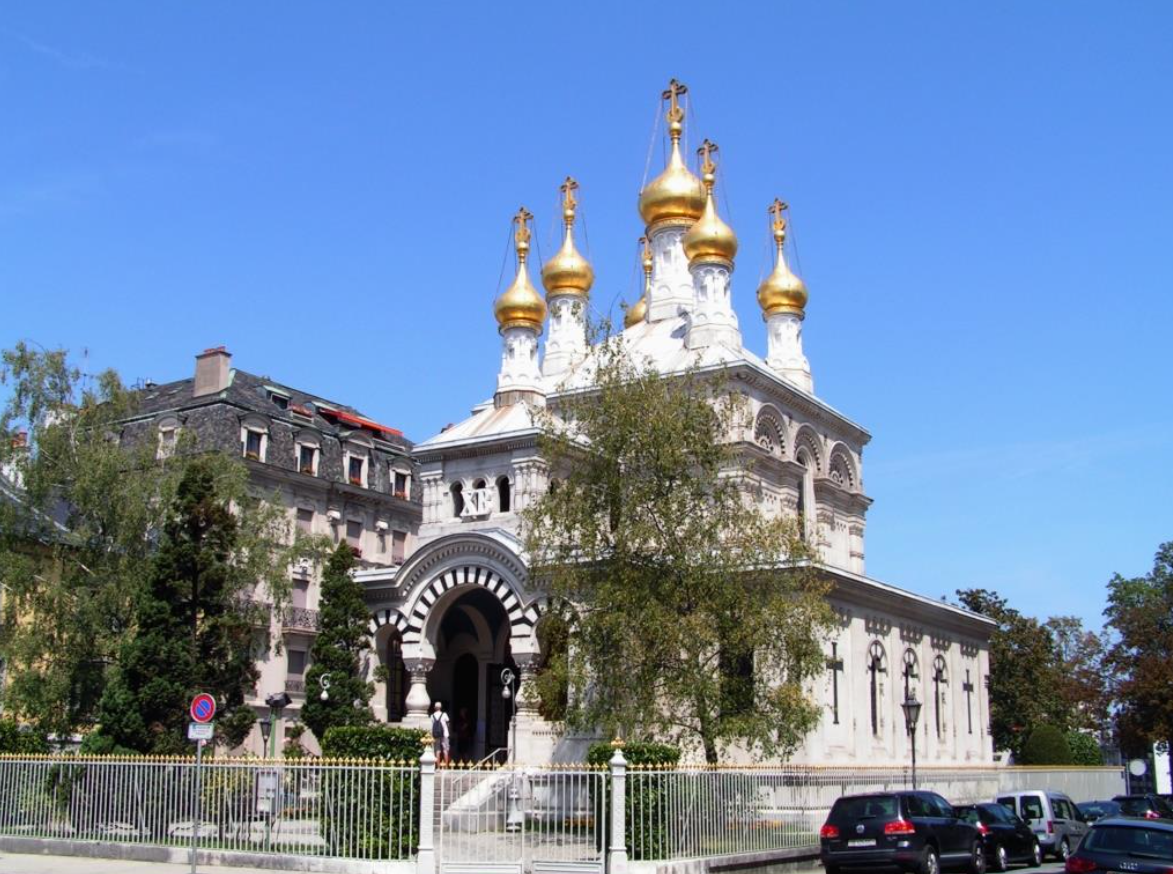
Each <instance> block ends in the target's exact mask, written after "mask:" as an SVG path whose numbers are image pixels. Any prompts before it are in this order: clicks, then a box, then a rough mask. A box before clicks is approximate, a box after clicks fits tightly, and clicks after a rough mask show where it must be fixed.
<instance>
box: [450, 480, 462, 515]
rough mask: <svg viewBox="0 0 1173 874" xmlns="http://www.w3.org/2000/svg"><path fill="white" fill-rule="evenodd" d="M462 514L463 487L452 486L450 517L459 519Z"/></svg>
mask: <svg viewBox="0 0 1173 874" xmlns="http://www.w3.org/2000/svg"><path fill="white" fill-rule="evenodd" d="M463 514H464V486H463V485H462V484H461V483H453V484H452V515H453V516H455V517H456V518H457V519H459V518H460V517H461V516H462V515H463Z"/></svg>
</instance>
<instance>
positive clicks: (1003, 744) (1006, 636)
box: [957, 589, 1072, 758]
mask: <svg viewBox="0 0 1173 874" xmlns="http://www.w3.org/2000/svg"><path fill="white" fill-rule="evenodd" d="M957 596H958V598H959V599H960V601H961V603H962V605H963V606H965V607H966V608H967V609H969V610H973V611H974V612H975V613H981V614H983V615H985V616H988V617H990V618H991V619H993V620H994V621H995V622H997V623H998V626H997V628H996V629H995V630H994V632H993V634H992V635H991V636H990V689H989V694H990V731H991V733H992V735H993V738H994V745H995V748H996V749H1003V750H1010V751H1011V752H1012V753H1013V754H1014V755H1015V757H1016V758H1019V757H1020V754H1021V753H1022V750H1023V743H1024V741H1025V739H1026V737H1027V736H1028V735H1029V734H1030V733H1031V732H1032V730H1033V729H1034V728H1036V727H1039V726H1042V725H1051V726H1057V727H1058V728H1059V730H1060V732H1062V730H1063V729H1065V728H1066V727H1067V726H1069V725H1070V724H1071V711H1072V708H1071V706H1070V704H1069V703H1068V701H1067V699H1066V698H1065V697H1064V694H1063V691H1062V688H1063V675H1062V671H1061V669H1060V660H1059V652H1058V650H1057V648H1056V646H1055V639H1054V637H1053V636H1052V634H1051V631H1050V630H1049V629H1048V628H1047V627H1046V626H1044V625H1041V624H1040V623H1039V621H1038V620H1037V619H1034V618H1032V617H1029V616H1023V615H1022V614H1021V613H1019V612H1018V611H1017V610H1015V609H1013V608H1012V607H1010V606H1009V605H1008V604H1007V602H1006V599H1005V598H1003V597H1001V596H1000V595H998V594H997V593H995V592H991V591H989V590H988V589H962V590H959V591H958V592H957Z"/></svg>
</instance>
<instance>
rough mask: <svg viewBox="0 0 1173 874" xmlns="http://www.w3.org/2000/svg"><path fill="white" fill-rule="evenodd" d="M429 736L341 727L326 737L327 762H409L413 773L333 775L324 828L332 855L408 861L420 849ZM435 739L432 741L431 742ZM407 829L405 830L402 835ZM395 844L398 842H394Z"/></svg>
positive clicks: (328, 784)
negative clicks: (423, 758)
mask: <svg viewBox="0 0 1173 874" xmlns="http://www.w3.org/2000/svg"><path fill="white" fill-rule="evenodd" d="M426 736H427V732H424V731H419V730H417V729H410V728H392V727H391V726H385V725H377V726H339V727H337V728H331V729H329V730H328V731H327V732H326V736H325V737H324V738H322V755H323V756H326V757H328V758H342V759H347V758H360V759H373V760H376V761H381V762H388V763H396V764H398V763H401V762H403V763H408V764H410V765H411V766H412V767H411V768H410V770H403V769H400V768H394V769H393V768H387V769H386V770H382V769H380V770H375V769H372V772H371V773H370V774H369V775H366V776H364V779H363V780H361V781H357V780H355V779H353V773H351V775H349V777H347V776H344V775H343V774H340V773H336V772H333V771H331V772H328V773H327V774H326V776H325V779H324V786H323V793H324V804H323V807H322V829H323V836H324V837H325V839H326V842H327V843H328V844H329V845H330V848H331V852H333V853H341V852H342V851H343V850H344V849H345V850H346V851H347V852H349V853H358V854H361V855H362V856H363V857H365V858H371V859H406V858H408V857H410V855H411V854H412V852H413V851H414V850H415V848H416V846H417V845H418V844H419V822H418V820H419V817H418V816H417V815H416V810H417V809H418V808H419V801H420V797H419V796H420V777H419V768H418V767H415V765H416V764H417V763H418V762H419V757H420V754H421V753H422V752H423V750H424V746H423V741H424V739H425V737H426ZM429 740H430V738H429ZM401 829H402V831H401ZM393 841H394V843H393Z"/></svg>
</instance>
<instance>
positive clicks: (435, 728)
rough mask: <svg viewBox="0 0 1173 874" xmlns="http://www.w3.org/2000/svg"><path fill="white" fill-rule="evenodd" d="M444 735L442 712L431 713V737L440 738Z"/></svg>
mask: <svg viewBox="0 0 1173 874" xmlns="http://www.w3.org/2000/svg"><path fill="white" fill-rule="evenodd" d="M443 737H444V714H443V713H433V714H432V739H433V740H442V739H443Z"/></svg>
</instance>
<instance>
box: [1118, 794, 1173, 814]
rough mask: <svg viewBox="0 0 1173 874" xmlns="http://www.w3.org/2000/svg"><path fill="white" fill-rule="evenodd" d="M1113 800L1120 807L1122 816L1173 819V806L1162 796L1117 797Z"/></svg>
mask: <svg viewBox="0 0 1173 874" xmlns="http://www.w3.org/2000/svg"><path fill="white" fill-rule="evenodd" d="M1112 800H1113V801H1115V802H1116V803H1117V804H1119V805H1120V815H1121V816H1139V817H1143V818H1144V819H1173V806H1171V805H1170V804H1169V802H1168V801H1166V800H1165V799H1164V798H1162V797H1161V796H1160V795H1153V794H1152V793H1150V794H1148V795H1117V796H1116V797H1115V798H1113V799H1112Z"/></svg>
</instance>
